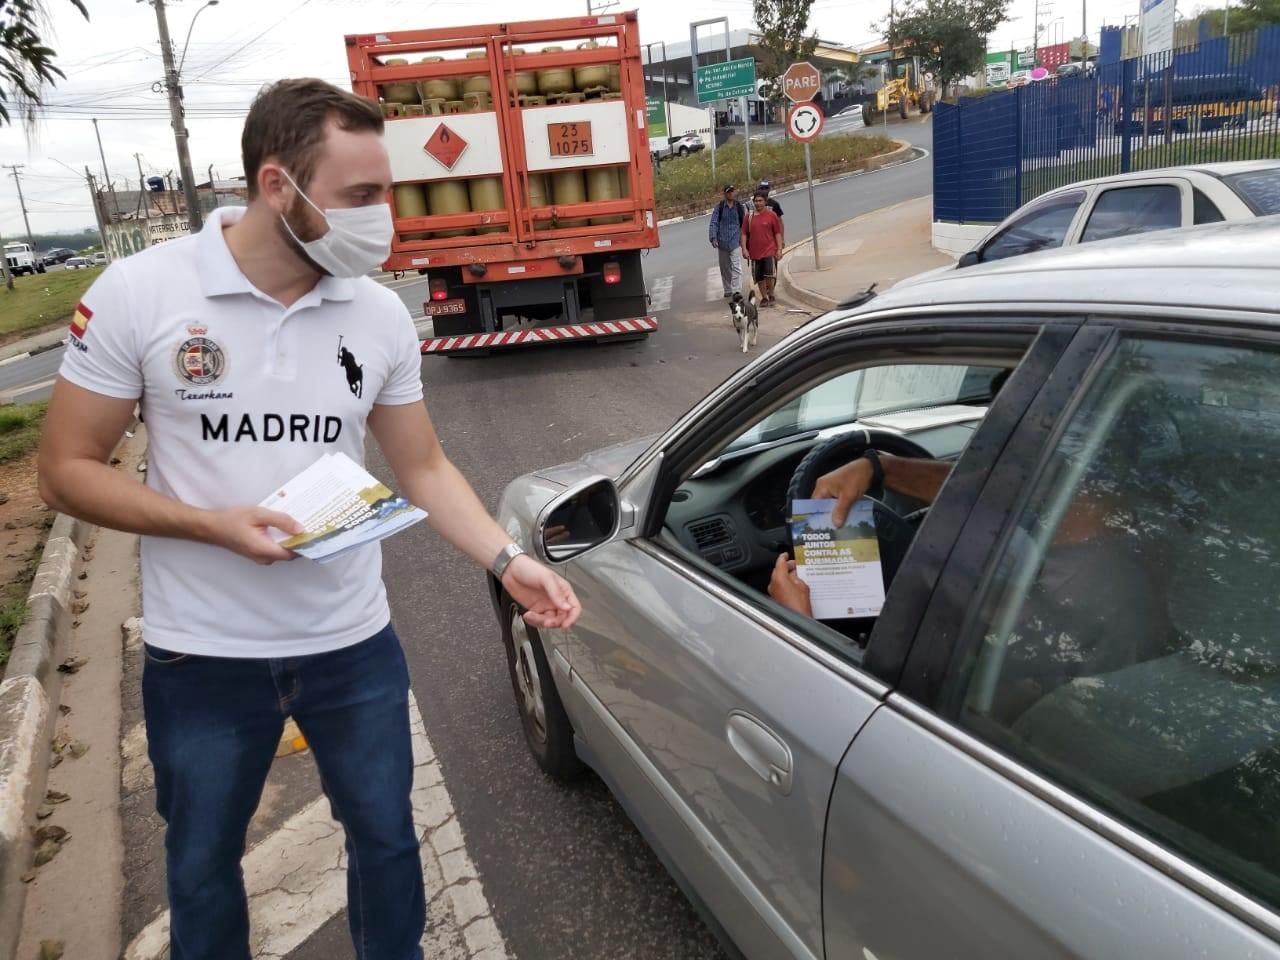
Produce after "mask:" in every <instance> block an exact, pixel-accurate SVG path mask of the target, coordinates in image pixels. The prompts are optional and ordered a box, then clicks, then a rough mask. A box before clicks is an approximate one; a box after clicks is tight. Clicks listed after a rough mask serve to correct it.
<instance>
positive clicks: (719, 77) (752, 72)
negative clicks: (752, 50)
mask: <svg viewBox="0 0 1280 960" xmlns="http://www.w3.org/2000/svg"><path fill="white" fill-rule="evenodd" d="M696 76H697V87H698V103H714V102H715V101H717V100H731V99H732V98H734V97H749V96H751V95H752V94H754V93H755V92H756V61H755V59H754V58H752V57H746V58H745V59H742V60H726V61H725V62H724V63H709V64H707V65H706V66H705V67H699V68H698V69H697V71H696Z"/></svg>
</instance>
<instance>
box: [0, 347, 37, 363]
mask: <svg viewBox="0 0 1280 960" xmlns="http://www.w3.org/2000/svg"><path fill="white" fill-rule="evenodd" d="M29 356H31V352H30V351H28V352H26V353H16V354H14V355H13V356H12V357H5V358H4V359H3V360H0V367H3V366H4V365H5V364H9V363H17V362H18V361H19V360H25V359H27V357H29Z"/></svg>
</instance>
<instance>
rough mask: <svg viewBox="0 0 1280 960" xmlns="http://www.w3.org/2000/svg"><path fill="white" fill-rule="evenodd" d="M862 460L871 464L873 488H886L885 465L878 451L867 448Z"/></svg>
mask: <svg viewBox="0 0 1280 960" xmlns="http://www.w3.org/2000/svg"><path fill="white" fill-rule="evenodd" d="M862 459H863V460H866V461H867V462H868V463H870V464H871V485H872V486H873V487H883V486H884V464H883V463H882V462H881V461H880V454H879V452H878V451H876V450H872V449H871V448H867V450H865V451H864V452H863V454H862Z"/></svg>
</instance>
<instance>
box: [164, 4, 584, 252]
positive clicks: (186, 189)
mask: <svg viewBox="0 0 1280 960" xmlns="http://www.w3.org/2000/svg"><path fill="white" fill-rule="evenodd" d="M150 2H151V3H152V4H153V5H154V6H155V8H156V26H157V28H158V29H159V31H160V54H161V56H163V57H164V88H165V91H166V92H167V93H168V95H169V116H170V118H171V119H172V121H173V140H174V144H175V145H176V146H177V148H178V172H179V175H180V176H181V177H182V190H183V193H185V194H186V198H187V221H188V223H189V224H190V229H191V232H192V233H198V232H199V231H200V228H201V226H203V224H204V221H203V219H202V218H201V216H200V198H199V196H198V195H197V194H196V178H195V174H193V173H192V172H191V153H190V151H189V149H188V146H187V140H188V134H187V125H186V122H185V121H184V120H183V117H182V84H181V83H180V82H179V78H178V68H177V67H176V66H175V65H174V62H173V43H172V42H171V41H170V39H169V21H168V20H166V19H165V11H164V0H150ZM589 7H590V0H588V8H589Z"/></svg>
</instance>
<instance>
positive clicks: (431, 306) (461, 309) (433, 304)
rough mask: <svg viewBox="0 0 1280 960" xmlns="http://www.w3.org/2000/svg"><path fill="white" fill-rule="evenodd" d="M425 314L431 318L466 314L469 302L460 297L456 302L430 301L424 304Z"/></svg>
mask: <svg viewBox="0 0 1280 960" xmlns="http://www.w3.org/2000/svg"><path fill="white" fill-rule="evenodd" d="M423 307H424V308H425V309H424V311H423V312H424V313H426V315H427V316H429V317H448V316H452V315H453V314H458V313H466V312H467V301H465V300H463V299H462V298H461V297H458V299H456V300H429V301H428V302H426V303H424V304H423Z"/></svg>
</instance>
